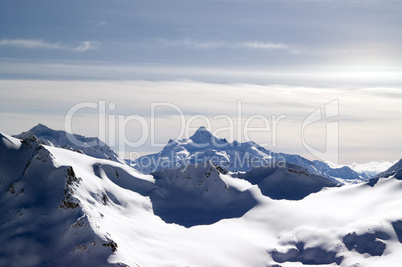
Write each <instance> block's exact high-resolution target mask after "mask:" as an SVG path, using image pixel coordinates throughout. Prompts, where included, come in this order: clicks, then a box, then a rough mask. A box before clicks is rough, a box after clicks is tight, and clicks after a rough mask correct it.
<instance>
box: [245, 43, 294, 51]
mask: <svg viewBox="0 0 402 267" xmlns="http://www.w3.org/2000/svg"><path fill="white" fill-rule="evenodd" d="M238 46H240V47H246V48H251V49H267V50H291V49H292V47H293V46H291V45H287V44H282V43H272V42H260V41H252V42H244V43H239V44H238Z"/></svg>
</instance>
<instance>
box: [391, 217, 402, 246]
mask: <svg viewBox="0 0 402 267" xmlns="http://www.w3.org/2000/svg"><path fill="white" fill-rule="evenodd" d="M392 227H393V228H394V231H395V233H396V236H397V237H398V240H399V242H400V243H402V220H398V221H395V222H393V223H392Z"/></svg>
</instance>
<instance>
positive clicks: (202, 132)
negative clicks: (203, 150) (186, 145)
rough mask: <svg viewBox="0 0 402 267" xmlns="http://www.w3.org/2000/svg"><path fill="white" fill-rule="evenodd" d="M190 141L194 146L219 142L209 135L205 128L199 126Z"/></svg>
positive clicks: (216, 138)
mask: <svg viewBox="0 0 402 267" xmlns="http://www.w3.org/2000/svg"><path fill="white" fill-rule="evenodd" d="M190 139H191V140H192V141H193V142H194V143H196V144H209V143H211V142H213V141H215V143H216V142H219V140H220V139H219V138H218V137H216V136H214V135H213V134H212V133H210V132H209V131H208V130H207V128H205V127H204V126H201V127H200V128H198V130H197V131H196V132H195V133H194V134H193V135H192V136H191V137H190Z"/></svg>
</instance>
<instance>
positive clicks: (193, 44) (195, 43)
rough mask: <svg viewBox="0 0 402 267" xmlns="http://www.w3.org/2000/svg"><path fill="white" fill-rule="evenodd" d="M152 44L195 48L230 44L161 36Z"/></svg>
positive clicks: (210, 47)
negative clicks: (170, 38)
mask: <svg viewBox="0 0 402 267" xmlns="http://www.w3.org/2000/svg"><path fill="white" fill-rule="evenodd" d="M154 44H155V45H159V46H165V47H189V48H195V49H218V48H222V47H229V46H231V45H230V44H228V43H224V42H217V41H200V40H193V39H179V40H168V39H161V38H158V39H155V40H154ZM147 45H149V44H147Z"/></svg>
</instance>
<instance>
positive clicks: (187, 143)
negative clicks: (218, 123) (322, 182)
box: [130, 127, 365, 184]
mask: <svg viewBox="0 0 402 267" xmlns="http://www.w3.org/2000/svg"><path fill="white" fill-rule="evenodd" d="M207 160H211V161H212V162H214V163H215V164H217V165H219V166H221V167H223V168H225V169H227V170H229V171H232V172H236V171H249V170H251V169H253V168H255V167H261V166H262V167H275V166H280V165H283V162H284V161H286V162H288V163H291V164H296V165H299V166H301V167H303V168H305V169H307V170H308V171H309V172H310V173H312V174H316V175H320V176H324V177H326V178H329V179H330V180H332V181H334V182H337V183H341V184H344V183H357V182H361V181H363V180H365V178H364V177H362V176H360V175H359V174H358V173H356V172H355V171H353V170H352V169H350V168H349V167H347V166H344V167H342V168H332V167H330V166H329V165H328V164H326V163H324V162H321V161H313V162H312V161H310V160H308V159H306V158H303V157H301V156H299V155H291V154H285V153H276V152H272V151H269V150H267V149H265V148H263V147H261V146H259V145H257V144H256V143H254V142H245V143H239V142H237V141H234V142H233V143H229V142H228V141H227V140H226V139H220V138H218V137H216V136H214V135H212V134H211V133H210V132H209V131H208V130H207V129H206V128H205V127H200V128H199V129H198V130H197V131H196V132H195V133H194V135H193V136H191V137H190V138H189V139H183V140H169V142H168V143H167V144H166V146H165V147H164V148H163V150H162V151H161V152H159V153H155V154H151V155H145V156H142V157H140V158H138V159H136V160H135V161H133V162H130V165H132V166H133V167H134V168H135V169H137V170H139V171H141V172H142V173H146V174H149V173H152V172H154V171H159V170H162V169H169V168H177V167H180V166H185V165H187V164H188V163H192V164H196V163H200V162H205V161H207Z"/></svg>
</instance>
